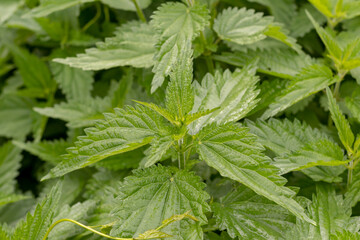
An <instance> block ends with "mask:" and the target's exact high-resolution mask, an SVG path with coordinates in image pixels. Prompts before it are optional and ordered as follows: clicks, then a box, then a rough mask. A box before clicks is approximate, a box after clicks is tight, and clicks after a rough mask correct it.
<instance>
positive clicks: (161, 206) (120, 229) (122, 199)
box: [111, 165, 210, 240]
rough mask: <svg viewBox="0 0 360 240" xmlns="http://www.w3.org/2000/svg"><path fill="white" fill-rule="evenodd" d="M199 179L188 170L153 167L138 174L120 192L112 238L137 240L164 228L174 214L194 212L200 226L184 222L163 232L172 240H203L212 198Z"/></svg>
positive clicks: (128, 180)
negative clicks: (139, 236) (136, 238)
mask: <svg viewBox="0 0 360 240" xmlns="http://www.w3.org/2000/svg"><path fill="white" fill-rule="evenodd" d="M203 188H204V184H203V183H202V182H201V181H200V179H199V177H197V176H195V175H194V174H193V173H191V172H187V171H185V170H177V169H175V168H166V167H163V166H161V165H160V166H157V167H151V168H147V169H144V170H136V171H134V175H133V176H129V177H127V178H125V181H124V183H123V184H122V185H121V186H120V189H119V190H118V194H119V196H118V197H117V199H116V203H117V206H116V209H115V210H114V212H113V214H114V215H115V216H116V217H117V218H118V222H117V223H116V224H115V225H114V227H113V229H112V231H111V234H112V235H115V236H118V237H136V236H137V235H138V234H140V233H142V232H145V231H147V230H149V229H155V228H157V227H158V226H159V225H161V223H162V221H163V220H164V219H167V218H170V217H171V216H173V215H174V214H182V213H184V212H186V211H188V210H191V211H192V212H191V214H192V215H194V216H195V217H196V218H197V219H198V220H199V222H194V221H193V220H182V221H180V222H176V223H172V224H170V225H168V226H167V227H165V228H163V229H162V230H161V231H163V232H166V233H167V234H170V235H172V236H173V237H172V238H169V239H171V240H172V239H187V240H195V239H202V230H201V228H200V226H201V225H203V224H205V223H206V222H207V219H206V216H205V212H207V211H209V210H210V209H209V206H208V204H207V202H206V201H207V200H208V199H209V195H208V194H207V193H206V192H205V191H204V190H203Z"/></svg>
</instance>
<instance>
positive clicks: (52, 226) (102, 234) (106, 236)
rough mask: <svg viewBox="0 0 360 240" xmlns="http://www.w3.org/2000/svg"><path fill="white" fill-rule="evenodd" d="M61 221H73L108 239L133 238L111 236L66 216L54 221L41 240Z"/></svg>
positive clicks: (131, 239)
mask: <svg viewBox="0 0 360 240" xmlns="http://www.w3.org/2000/svg"><path fill="white" fill-rule="evenodd" d="M61 222H72V223H74V224H76V225H78V226H80V227H82V228H85V229H87V230H89V231H91V232H93V233H96V234H98V235H100V236H102V237H105V238H108V239H116V240H134V238H118V237H112V236H110V235H107V234H104V233H102V232H99V231H97V230H95V229H92V228H91V227H88V226H86V225H84V224H82V223H79V222H77V221H75V220H72V219H68V218H63V219H60V220H58V221H56V222H54V223H53V224H52V225H51V226H50V227H49V229H48V230H47V232H46V234H45V236H44V238H43V240H46V239H47V238H48V236H49V234H50V232H51V230H52V229H53V228H54V227H55V226H56V225H57V224H59V223H61Z"/></svg>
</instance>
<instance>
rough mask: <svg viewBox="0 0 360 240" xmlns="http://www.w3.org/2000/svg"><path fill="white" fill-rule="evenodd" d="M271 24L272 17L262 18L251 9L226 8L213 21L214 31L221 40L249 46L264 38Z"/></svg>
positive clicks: (261, 14) (260, 14)
mask: <svg viewBox="0 0 360 240" xmlns="http://www.w3.org/2000/svg"><path fill="white" fill-rule="evenodd" d="M272 22H273V18H272V17H269V16H266V17H264V16H263V13H255V11H254V10H253V9H249V10H247V9H246V8H241V9H238V8H227V9H225V10H223V11H222V13H220V14H219V15H218V17H217V18H216V19H215V22H214V30H215V32H216V33H217V34H218V35H219V37H220V38H221V39H223V40H226V41H230V42H234V43H237V44H250V43H254V42H257V41H260V40H262V39H264V38H266V35H265V32H266V31H267V29H268V26H269V25H270V24H271V23H272Z"/></svg>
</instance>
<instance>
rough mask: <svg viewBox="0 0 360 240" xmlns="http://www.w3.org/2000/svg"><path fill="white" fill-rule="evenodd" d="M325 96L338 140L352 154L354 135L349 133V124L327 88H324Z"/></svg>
mask: <svg viewBox="0 0 360 240" xmlns="http://www.w3.org/2000/svg"><path fill="white" fill-rule="evenodd" d="M326 95H327V98H328V104H329V110H330V113H331V118H332V120H333V121H334V123H335V126H336V129H337V131H338V134H339V138H340V140H341V142H342V144H343V145H344V147H345V148H346V150H347V151H348V152H349V153H352V152H353V150H352V145H353V143H354V134H353V132H352V131H351V128H350V125H349V122H348V121H347V120H346V119H345V116H344V115H343V113H342V112H341V110H340V108H339V106H338V105H337V104H336V101H335V98H334V97H333V95H332V93H331V91H330V89H329V88H326Z"/></svg>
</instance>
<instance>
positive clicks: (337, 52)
mask: <svg viewBox="0 0 360 240" xmlns="http://www.w3.org/2000/svg"><path fill="white" fill-rule="evenodd" d="M316 1H317V0H316ZM319 2H321V1H319ZM306 14H307V16H308V17H309V18H310V20H311V22H312V24H313V25H314V27H315V29H316V32H317V33H318V35H319V36H320V38H321V40H322V41H323V43H324V44H325V46H326V49H327V50H328V51H329V53H330V55H331V56H332V57H333V59H334V60H340V59H341V55H342V49H341V47H340V45H339V43H338V42H337V41H336V39H335V38H333V36H331V35H330V34H329V33H328V32H327V31H326V30H325V29H323V28H322V27H320V26H319V24H318V23H317V22H316V21H315V19H314V18H313V17H312V16H311V15H310V13H308V12H306Z"/></svg>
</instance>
